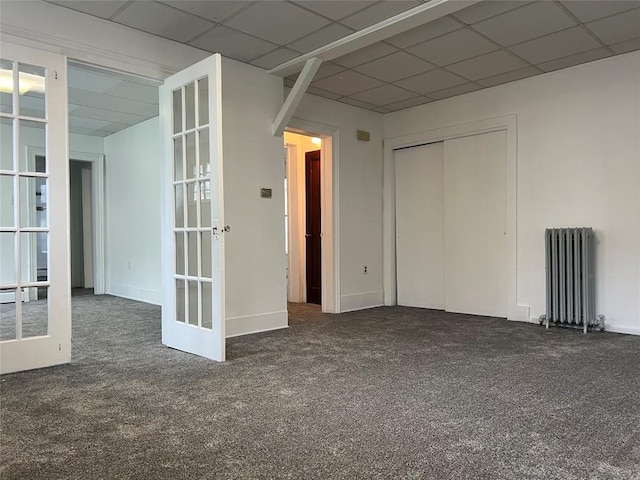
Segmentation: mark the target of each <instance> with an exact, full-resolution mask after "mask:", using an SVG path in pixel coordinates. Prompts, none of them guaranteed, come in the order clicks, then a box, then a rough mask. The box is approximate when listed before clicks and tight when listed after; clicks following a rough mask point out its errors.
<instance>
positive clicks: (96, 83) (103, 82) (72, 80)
mask: <svg viewBox="0 0 640 480" xmlns="http://www.w3.org/2000/svg"><path fill="white" fill-rule="evenodd" d="M67 82H68V86H69V88H78V89H81V90H88V91H90V92H99V93H102V92H105V91H107V90H109V89H111V88H114V87H115V86H117V85H120V84H122V83H123V82H124V81H123V80H122V79H121V78H115V77H108V76H106V75H101V74H99V73H93V72H87V71H86V70H78V69H76V68H69V78H68V79H67Z"/></svg>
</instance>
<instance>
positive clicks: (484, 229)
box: [444, 131, 507, 317]
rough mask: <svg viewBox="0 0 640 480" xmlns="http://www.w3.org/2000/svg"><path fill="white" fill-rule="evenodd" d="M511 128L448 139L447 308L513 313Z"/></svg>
mask: <svg viewBox="0 0 640 480" xmlns="http://www.w3.org/2000/svg"><path fill="white" fill-rule="evenodd" d="M506 145H507V141H506V132H504V131H499V132H491V133H485V134H482V135H473V136H469V137H462V138H456V139H453V140H447V141H445V142H444V159H445V161H444V192H445V194H444V210H445V218H444V232H445V239H446V241H445V247H444V252H445V261H444V263H445V292H446V293H445V309H446V310H447V311H450V312H461V313H472V314H477V315H488V316H495V317H506V316H507V282H506V272H507V254H506V247H507V242H506V218H507V187H506V185H507V181H506V175H507V173H506V157H507V148H506Z"/></svg>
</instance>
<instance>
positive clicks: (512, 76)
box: [476, 67, 541, 87]
mask: <svg viewBox="0 0 640 480" xmlns="http://www.w3.org/2000/svg"><path fill="white" fill-rule="evenodd" d="M540 73H541V72H540V70H539V69H537V68H536V67H525V68H521V69H520V70H514V71H513V72H507V73H502V74H500V75H496V76H494V77H489V78H485V79H482V80H477V81H476V83H479V84H480V85H482V86H483V87H493V86H495V85H502V84H503V83H509V82H515V81H516V80H522V79H523V78H527V77H533V76H534V75H538V74H540Z"/></svg>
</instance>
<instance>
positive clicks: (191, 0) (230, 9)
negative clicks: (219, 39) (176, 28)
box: [160, 0, 253, 22]
mask: <svg viewBox="0 0 640 480" xmlns="http://www.w3.org/2000/svg"><path fill="white" fill-rule="evenodd" d="M160 1H161V2H162V3H166V4H167V5H171V6H173V7H175V8H179V9H180V10H184V11H185V12H189V13H192V14H194V15H198V16H199V17H204V18H207V19H209V20H211V21H212V22H222V21H223V20H225V19H226V18H229V17H230V16H231V15H233V14H234V13H236V12H238V11H240V10H242V9H243V8H245V7H246V6H248V5H251V3H253V2H251V1H248V0H247V1H245V0H233V1H232V2H231V1H229V0H207V1H202V0H160Z"/></svg>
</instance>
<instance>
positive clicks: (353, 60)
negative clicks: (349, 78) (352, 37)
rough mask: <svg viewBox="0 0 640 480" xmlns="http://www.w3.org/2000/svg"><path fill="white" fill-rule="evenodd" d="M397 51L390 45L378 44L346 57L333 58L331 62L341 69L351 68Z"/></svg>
mask: <svg viewBox="0 0 640 480" xmlns="http://www.w3.org/2000/svg"><path fill="white" fill-rule="evenodd" d="M397 51H398V49H397V48H395V47H392V46H391V45H388V44H386V43H384V42H378V43H374V44H373V45H369V46H368V47H364V48H361V49H360V50H356V51H355V52H352V53H349V54H347V55H343V56H342V57H338V58H335V59H334V60H333V61H334V62H335V63H337V64H338V65H342V66H343V67H347V68H351V67H355V66H356V65H362V64H363V63H367V62H370V61H371V60H375V59H376V58H380V57H384V56H385V55H389V54H390V53H393V52H397Z"/></svg>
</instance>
